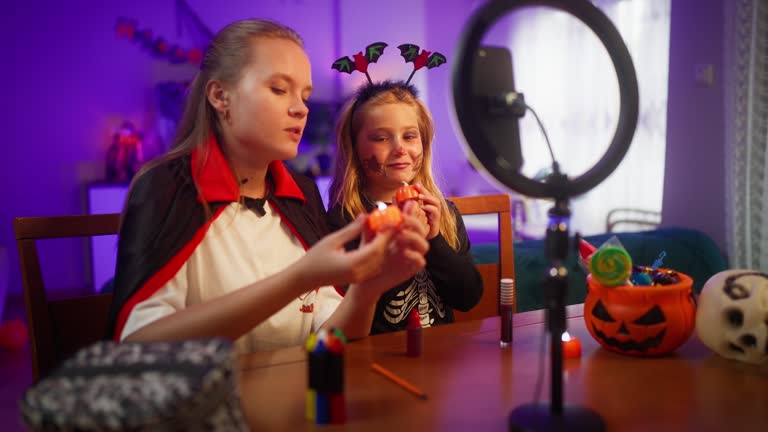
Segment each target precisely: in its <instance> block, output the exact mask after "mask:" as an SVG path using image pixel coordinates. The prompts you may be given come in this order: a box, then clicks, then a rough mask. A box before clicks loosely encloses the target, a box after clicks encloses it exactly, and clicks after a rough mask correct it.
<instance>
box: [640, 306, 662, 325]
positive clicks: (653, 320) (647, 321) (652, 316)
mask: <svg viewBox="0 0 768 432" xmlns="http://www.w3.org/2000/svg"><path fill="white" fill-rule="evenodd" d="M666 321H667V318H666V317H665V316H664V312H662V311H661V308H660V307H659V305H655V306H653V307H652V308H651V310H649V311H648V312H646V313H645V315H643V316H641V317H640V318H638V319H636V320H634V321H632V324H637V325H646V326H648V325H654V324H661V323H664V322H666Z"/></svg>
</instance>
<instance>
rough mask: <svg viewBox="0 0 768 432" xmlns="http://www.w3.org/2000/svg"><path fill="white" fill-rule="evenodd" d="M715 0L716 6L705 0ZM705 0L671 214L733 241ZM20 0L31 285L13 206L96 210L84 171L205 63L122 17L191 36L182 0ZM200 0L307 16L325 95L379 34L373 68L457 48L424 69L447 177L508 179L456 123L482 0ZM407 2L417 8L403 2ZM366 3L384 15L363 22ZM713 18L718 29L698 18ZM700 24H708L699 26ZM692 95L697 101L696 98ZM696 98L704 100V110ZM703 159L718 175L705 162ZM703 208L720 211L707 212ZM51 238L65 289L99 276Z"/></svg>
mask: <svg viewBox="0 0 768 432" xmlns="http://www.w3.org/2000/svg"><path fill="white" fill-rule="evenodd" d="M701 1H704V2H705V3H706V5H707V6H711V7H702V6H701ZM701 1H695V0H675V1H674V2H673V7H672V45H671V50H670V58H671V60H670V86H669V88H670V98H669V102H670V105H669V106H670V110H669V112H670V114H669V121H668V138H669V145H668V158H667V166H668V169H667V177H666V185H665V188H666V191H665V202H664V206H665V210H664V223H665V224H667V225H673V224H674V225H683V226H690V227H694V228H699V229H702V230H704V231H705V232H707V233H708V234H710V235H711V236H712V237H713V238H715V239H716V241H718V242H719V243H720V244H721V245H722V244H723V242H722V239H723V237H724V235H723V231H724V224H723V217H724V216H723V212H722V208H721V207H722V206H721V204H720V203H721V202H722V196H723V184H722V182H720V181H719V179H720V178H721V177H722V172H723V169H722V162H721V160H722V144H721V143H722V141H723V140H722V138H723V132H722V112H721V110H720V109H719V107H720V106H722V91H721V86H720V84H719V83H716V84H715V86H714V87H711V88H699V87H695V85H694V84H693V79H692V74H693V64H694V63H713V64H714V65H715V70H716V76H717V72H718V71H719V70H720V67H721V60H720V59H721V57H722V24H721V22H720V18H719V16H720V13H721V9H722V8H721V4H722V1H723V0H701ZM13 3H14V4H13V6H12V7H7V6H6V7H5V8H4V10H3V19H2V23H3V25H1V26H0V36H2V40H3V41H5V42H6V43H5V45H4V46H5V47H6V51H5V53H4V61H3V66H4V67H2V68H0V78H2V81H1V82H2V83H3V84H4V85H5V86H4V87H5V89H6V93H5V94H6V95H7V96H10V97H8V98H7V99H6V100H7V102H6V104H5V106H4V108H3V110H4V112H3V115H0V125H2V130H3V131H6V132H5V135H6V142H5V144H4V148H5V149H6V150H5V151H6V153H5V157H3V158H0V197H1V198H2V202H3V203H4V205H3V206H2V207H0V246H3V247H6V248H8V249H9V252H10V253H9V255H10V257H11V262H10V268H11V271H12V273H11V284H10V287H11V291H12V292H15V293H19V292H21V280H20V274H19V270H18V259H17V256H16V255H17V254H16V245H15V240H14V235H13V228H12V220H13V218H14V217H16V216H45V215H63V214H80V213H83V212H84V208H85V203H84V198H83V195H84V191H83V185H85V184H86V183H88V182H91V181H97V180H101V179H102V178H103V177H104V175H103V173H104V162H103V159H104V153H105V149H106V146H107V145H108V143H109V140H110V135H111V133H112V131H113V129H114V128H115V127H116V126H117V125H118V124H120V123H121V122H122V121H124V120H131V121H133V122H134V123H135V124H136V125H137V126H138V127H139V128H142V129H144V130H145V132H150V127H151V124H150V121H151V118H152V110H153V103H152V101H153V94H152V92H153V88H154V85H155V84H156V83H158V82H161V81H165V80H171V79H173V80H181V79H189V78H190V77H191V76H192V74H193V73H194V69H193V68H192V67H191V66H178V65H170V64H168V63H166V62H163V61H159V60H154V59H152V58H151V57H150V56H149V55H148V54H147V53H146V52H145V51H142V50H141V49H140V48H139V47H138V46H137V45H135V44H133V43H130V42H127V41H125V40H121V39H117V37H116V35H115V31H114V24H115V20H116V18H117V17H120V16H125V17H131V18H135V19H137V20H138V21H139V25H140V27H144V26H147V27H149V28H151V29H152V30H154V31H155V33H156V34H162V35H164V36H165V37H166V38H167V39H169V40H170V41H171V42H178V43H180V44H181V45H182V46H184V45H188V44H190V43H191V41H189V40H186V39H185V38H183V37H182V38H177V37H176V24H175V19H176V10H175V1H173V0H165V1H157V0H134V1H130V2H129V1H120V2H103V1H96V0H74V1H70V2H60V1H52V0H51V1H42V0H28V1H25V2H21V1H15V2H13ZM188 3H189V5H190V6H191V7H192V8H193V9H194V10H196V11H197V12H198V14H199V15H200V17H201V18H202V19H203V21H205V23H206V24H207V25H208V26H209V27H210V29H211V30H213V31H214V32H215V31H217V30H218V29H219V28H221V27H222V26H223V25H225V24H226V23H228V22H231V21H233V20H235V19H239V18H245V17H254V16H260V17H270V18H274V19H277V20H280V21H282V22H284V23H286V24H288V25H290V26H292V27H294V28H296V29H297V30H298V31H299V32H300V33H301V34H302V36H303V37H304V38H305V41H306V44H307V50H308V52H309V54H310V57H311V59H312V62H313V65H314V66H313V78H314V81H315V87H316V88H317V90H316V93H315V95H314V98H315V100H328V99H332V98H334V97H336V95H342V96H343V95H345V94H347V93H348V92H349V90H350V89H351V88H352V87H353V86H354V85H355V84H357V83H359V82H360V80H361V79H362V76H354V75H353V76H352V79H351V80H350V79H349V76H346V75H345V76H344V77H340V76H338V74H337V73H336V72H335V71H332V70H331V69H330V66H329V65H330V62H331V61H332V60H334V59H335V58H337V57H338V56H340V55H351V54H353V53H356V52H357V51H359V50H361V49H362V48H363V47H364V46H365V45H367V44H368V43H370V42H373V41H378V40H383V41H385V42H387V43H389V44H390V45H391V46H390V48H389V50H390V51H391V52H390V51H388V52H387V55H386V56H384V57H382V60H381V63H380V64H376V65H375V66H372V67H371V69H370V70H371V74H372V75H373V76H374V78H376V79H381V78H385V77H394V78H398V77H400V76H401V75H403V78H404V77H407V73H408V72H409V69H408V67H404V66H403V65H402V63H401V59H400V58H399V56H397V55H396V54H397V48H396V45H398V44H401V43H406V42H412V43H416V44H418V45H420V46H423V47H424V48H427V49H429V50H431V51H441V52H443V53H444V54H446V56H448V60H449V65H448V66H444V67H441V68H437V69H433V70H430V71H429V72H424V71H423V70H422V71H419V72H418V73H417V74H416V77H415V82H416V84H417V86H418V87H419V88H420V89H421V91H422V94H423V95H424V97H425V99H426V101H427V103H428V105H429V107H430V109H431V110H432V113H433V115H434V117H435V121H436V123H437V125H438V128H437V136H436V141H435V148H436V153H435V155H436V156H435V162H436V164H437V170H439V172H440V173H442V178H443V179H444V181H443V182H442V184H443V186H444V187H445V190H446V193H447V194H449V195H454V194H470V193H489V192H494V191H495V190H496V189H495V188H494V187H493V186H491V185H490V184H489V183H488V182H487V181H485V180H484V179H483V178H481V177H480V176H479V175H478V174H477V173H475V172H474V170H472V169H471V168H470V167H469V164H468V162H467V161H466V157H465V156H464V149H463V146H462V144H461V143H460V141H459V138H458V132H457V130H456V129H454V128H453V127H452V122H453V121H452V107H451V104H450V97H449V93H448V92H449V89H450V72H451V67H450V62H451V61H452V54H453V50H454V48H455V46H456V42H457V41H458V38H459V34H460V32H461V31H462V27H463V25H464V22H465V20H466V17H468V16H469V14H470V13H471V11H472V10H473V9H474V8H475V7H477V5H478V4H481V3H482V2H480V1H473V0H423V1H421V2H419V1H415V2H414V1H413V0H396V1H391V2H359V1H354V0H293V1H291V0H286V1H278V0H272V1H261V2H254V1H252V0H229V1H225V2H209V1H205V0H188ZM405 9H408V10H410V11H411V13H409V14H403V13H402V12H401V11H402V10H405ZM358 16H378V17H381V19H378V20H374V21H367V22H363V21H360V20H358V19H357V17H358ZM395 24H396V25H395ZM701 28H707V29H708V31H707V32H704V33H699V32H695V30H698V29H701ZM691 34H697V35H698V36H697V37H696V38H691V37H689V35H691ZM689 39H693V40H695V41H693V40H691V41H689ZM409 66H410V65H409ZM356 75H360V74H356ZM425 76H428V79H425ZM688 101H694V102H695V103H693V104H690V105H689V104H688ZM689 106H695V107H696V110H695V112H694V111H693V110H690V109H689ZM8 131H9V132H8ZM150 144H151V143H150ZM150 147H151V145H150ZM694 152H695V153H696V154H698V155H700V157H703V158H704V159H705V160H704V163H703V164H697V165H696V167H697V168H698V169H697V170H694V166H693V164H690V163H687V157H688V155H690V154H692V153H694ZM672 167H676V168H675V169H673V168H672ZM701 168H705V169H701ZM702 172H703V173H707V174H706V176H705V175H703V174H699V173H702ZM713 173H714V174H715V175H712V174H713ZM705 193H706V195H705ZM711 197H714V198H711ZM705 198H711V199H709V200H707V199H705ZM692 206H694V207H692ZM690 214H698V215H706V217H701V218H695V219H694V218H691V217H689V215H690ZM47 243H49V244H46V243H45V242H44V243H43V247H42V250H41V253H42V255H43V257H42V258H43V268H44V269H46V270H47V272H46V273H45V279H46V283H47V284H48V286H49V288H51V289H52V290H63V289H68V288H73V287H81V286H83V285H85V284H87V281H88V278H89V276H88V275H89V270H88V267H87V266H88V264H87V262H86V261H87V260H85V259H83V258H84V256H85V253H84V248H85V244H86V243H85V242H82V241H75V240H57V241H51V242H47ZM52 264H55V265H52Z"/></svg>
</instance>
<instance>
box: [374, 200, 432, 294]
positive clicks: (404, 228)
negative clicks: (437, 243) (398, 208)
mask: <svg viewBox="0 0 768 432" xmlns="http://www.w3.org/2000/svg"><path fill="white" fill-rule="evenodd" d="M421 213H422V211H421V209H420V208H419V204H418V203H417V202H416V201H414V200H408V201H406V203H405V205H404V206H403V222H402V224H401V225H400V228H399V229H398V230H397V231H396V232H395V233H394V237H393V239H392V241H391V242H390V243H389V246H388V248H387V254H386V256H385V257H384V260H383V262H382V263H381V266H382V267H381V270H382V271H381V272H379V273H376V274H374V275H373V277H371V278H368V279H366V280H365V281H364V282H361V283H360V285H365V288H364V290H365V291H366V292H367V293H369V294H375V295H376V297H377V298H378V296H379V295H380V294H381V293H383V292H385V291H387V290H389V289H391V288H393V287H395V286H397V284H399V283H401V282H403V281H405V280H407V279H408V278H410V277H412V276H413V275H415V274H416V273H417V272H418V271H419V270H421V269H422V268H424V266H426V265H427V261H426V259H425V258H424V254H426V253H427V251H428V250H429V243H428V242H427V241H426V234H427V231H428V229H429V227H428V226H426V225H425V224H423V223H422V222H421V221H420V220H419V215H420V214H421ZM380 235H381V233H377V234H376V236H375V237H374V238H373V239H372V241H373V242H375V241H377V240H378V237H379V236H380ZM364 244H365V242H363V243H361V248H362V247H364V246H363V245H364Z"/></svg>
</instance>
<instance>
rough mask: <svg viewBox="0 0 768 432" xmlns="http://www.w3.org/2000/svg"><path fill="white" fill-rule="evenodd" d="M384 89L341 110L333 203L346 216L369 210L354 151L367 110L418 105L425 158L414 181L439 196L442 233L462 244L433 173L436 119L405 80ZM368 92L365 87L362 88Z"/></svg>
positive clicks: (452, 243)
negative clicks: (380, 107)
mask: <svg viewBox="0 0 768 432" xmlns="http://www.w3.org/2000/svg"><path fill="white" fill-rule="evenodd" d="M382 84H383V87H382V90H381V91H377V89H376V86H381V84H375V85H373V86H372V88H373V95H370V94H368V95H366V96H365V97H364V100H362V102H359V101H360V100H361V96H360V94H358V96H357V97H356V98H354V99H353V100H352V101H350V102H349V103H348V104H347V105H346V106H345V107H344V110H343V111H342V114H341V117H340V119H339V122H338V124H337V126H336V142H337V148H336V158H335V172H334V176H333V181H332V182H331V187H330V190H329V195H330V200H331V206H333V205H338V206H339V207H340V208H341V212H342V216H343V217H350V218H354V217H356V216H357V215H358V214H361V213H364V212H365V211H366V209H365V205H364V204H363V199H362V196H363V190H364V189H365V175H364V173H363V166H362V164H361V162H360V159H359V157H358V155H357V153H356V151H355V138H356V137H357V133H358V132H359V131H360V129H361V128H362V126H363V123H364V118H365V111H366V110H367V109H368V108H370V107H374V106H378V105H384V104H393V103H402V104H405V105H408V106H411V107H414V108H415V109H416V112H417V115H418V127H419V134H420V135H421V144H422V147H423V154H422V161H421V166H420V168H419V171H418V172H417V173H416V176H415V177H414V179H413V181H414V182H420V183H421V184H423V185H424V187H425V188H426V189H427V190H428V191H429V192H430V193H431V194H432V195H434V196H436V197H437V198H438V199H439V200H440V234H442V236H443V237H444V238H445V240H446V241H447V242H448V244H449V245H450V246H451V247H452V248H453V249H454V250H458V248H459V239H458V236H457V234H456V217H455V216H454V214H453V212H452V211H451V210H450V209H449V208H448V204H447V203H446V201H445V197H444V196H443V194H442V192H440V189H438V187H437V185H436V184H435V181H434V178H433V174H432V140H433V138H434V135H435V126H434V121H433V120H432V115H431V114H430V113H429V110H428V109H427V107H426V106H425V105H424V103H422V102H421V100H419V99H418V98H417V97H416V96H415V94H414V92H413V90H412V89H410V88H409V87H407V86H406V85H405V84H402V83H388V82H385V83H382ZM363 92H365V89H364V90H363Z"/></svg>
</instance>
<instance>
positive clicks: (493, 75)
mask: <svg viewBox="0 0 768 432" xmlns="http://www.w3.org/2000/svg"><path fill="white" fill-rule="evenodd" d="M472 94H473V95H474V96H475V99H476V101H477V103H476V107H477V108H478V109H480V110H481V113H482V115H481V116H480V123H481V130H483V131H485V132H486V133H487V134H488V135H489V136H488V139H487V142H488V143H490V145H491V146H492V147H493V148H494V152H490V153H488V155H489V156H488V157H494V160H488V161H485V160H482V159H481V160H480V162H481V163H482V164H483V165H486V166H488V165H489V164H499V163H503V164H504V165H505V168H507V169H511V170H513V171H514V172H519V171H520V169H521V168H522V166H523V152H522V148H521V146H520V128H519V124H518V119H519V118H520V117H522V115H523V114H524V113H525V110H524V109H523V110H522V112H520V108H519V104H517V105H515V106H512V105H507V101H508V99H507V95H510V94H516V90H515V78H514V73H513V69H512V52H511V51H510V50H509V49H508V48H506V47H501V46H481V47H479V48H478V50H477V52H476V53H475V58H474V64H473V66H472ZM519 102H522V99H521V100H520V101H519ZM494 153H495V154H494ZM478 156H479V157H480V158H482V155H478ZM502 160H503V161H502Z"/></svg>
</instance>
